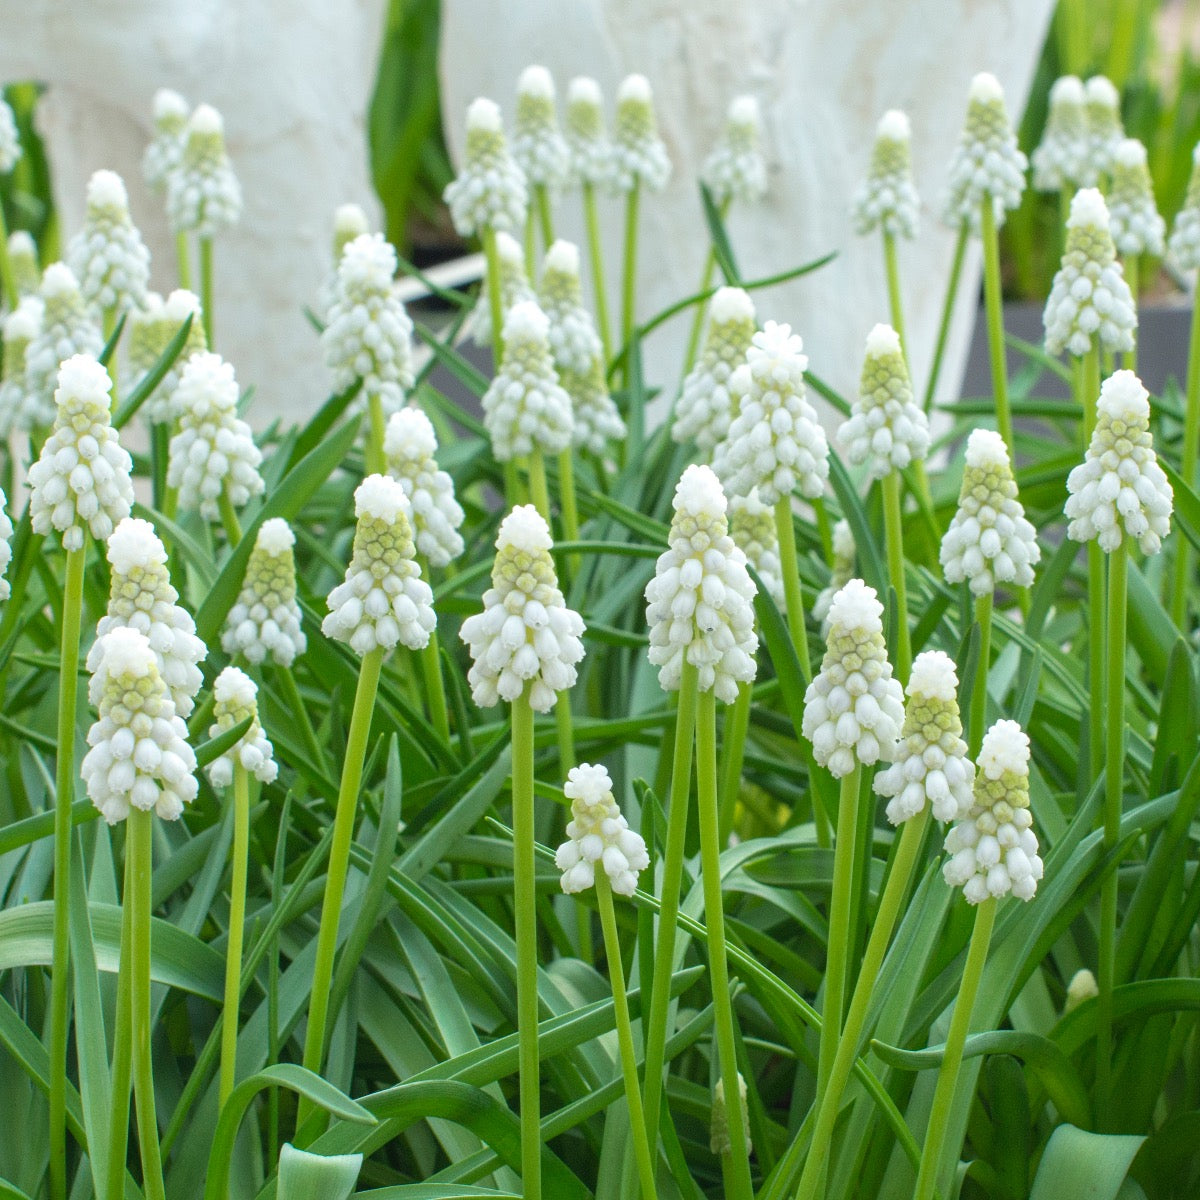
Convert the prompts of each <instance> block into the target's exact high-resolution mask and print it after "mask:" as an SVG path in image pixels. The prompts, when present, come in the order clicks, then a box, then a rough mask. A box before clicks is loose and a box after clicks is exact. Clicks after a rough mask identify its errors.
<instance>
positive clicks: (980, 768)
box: [942, 721, 1042, 904]
mask: <svg viewBox="0 0 1200 1200" xmlns="http://www.w3.org/2000/svg"><path fill="white" fill-rule="evenodd" d="M976 767H977V770H976V773H975V794H974V798H973V800H974V802H973V803H972V805H971V809H970V811H969V812H968V813H967V815H966V816H965V817H963V818H962V819H961V820H959V822H958V823H957V824H956V825H954V826H953V827H952V828H951V830H950V832H949V833H948V834H947V835H946V853H947V854H949V855H950V856H951V857H950V860H949V862H947V863H946V864H945V866H944V867H943V868H942V874H943V875H944V876H945V879H946V882H947V883H948V884H949V885H950V886H951V887H960V888H962V890H963V895H964V896H965V897H966V899H967V903H968V904H980V903H982V902H983V901H984V900H986V899H988V897H989V896H995V897H1000V896H1004V895H1007V894H1008V893H1009V892H1012V894H1013V895H1014V896H1016V897H1017V899H1018V900H1032V899H1033V897H1034V893H1035V892H1036V891H1037V885H1038V880H1039V879H1041V877H1042V860H1041V859H1040V858H1039V857H1038V841H1037V835H1036V834H1035V833H1034V832H1033V814H1032V813H1031V812H1030V811H1029V738H1028V736H1027V735H1026V733H1025V731H1024V730H1023V729H1022V728H1021V727H1020V725H1018V724H1017V723H1016V721H997V722H996V723H995V725H993V726H992V727H991V729H989V730H988V731H987V733H985V734H984V735H983V744H982V745H981V746H980V748H979V761H978V763H977V764H976Z"/></svg>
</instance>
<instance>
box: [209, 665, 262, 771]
mask: <svg viewBox="0 0 1200 1200" xmlns="http://www.w3.org/2000/svg"><path fill="white" fill-rule="evenodd" d="M247 717H249V718H250V727H249V728H248V729H247V730H246V732H245V733H243V734H242V736H241V737H240V738H238V740H237V741H236V742H234V743H233V745H232V746H230V747H229V749H228V750H226V751H225V752H224V753H222V754H219V755H218V756H217V757H216V758H214V759H213V761H212V762H211V763H210V764H209V767H208V777H209V779H211V780H212V785H213V787H228V786H229V785H230V784H231V783H232V782H233V771H234V767H235V766H236V765H237V764H239V763H240V764H241V766H242V769H243V770H244V771H246V772H247V773H248V774H250V775H253V776H254V778H255V779H257V780H259V782H260V783H271V782H272V781H273V780H274V779H275V777H276V776H277V775H278V774H279V765H278V764H277V763H276V762H275V754H274V751H273V749H272V747H271V743H270V742H269V741H268V740H267V735H266V734H265V733H264V732H263V727H262V725H261V723H260V722H259V719H258V685H257V684H256V683H255V682H254V680H253V679H251V678H250V676H249V675H247V674H246V672H245V671H242V670H239V669H238V668H237V667H226V668H225V670H223V671H222V672H221V673H220V675H218V676H217V679H216V682H215V683H214V684H213V723H212V724H211V725H210V726H209V728H208V736H209V737H210V738H215V737H218V736H219V735H220V734H222V733H224V732H225V731H226V730H227V729H232V728H233V727H234V726H235V725H240V724H241V723H242V722H243V721H244V720H245V719H246V718H247Z"/></svg>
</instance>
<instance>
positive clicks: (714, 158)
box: [700, 96, 767, 204]
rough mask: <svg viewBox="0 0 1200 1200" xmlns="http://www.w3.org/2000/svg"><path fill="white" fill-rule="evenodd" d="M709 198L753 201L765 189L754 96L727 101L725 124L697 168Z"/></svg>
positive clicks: (764, 164)
mask: <svg viewBox="0 0 1200 1200" xmlns="http://www.w3.org/2000/svg"><path fill="white" fill-rule="evenodd" d="M700 178H701V179H703V180H704V183H705V184H706V185H707V187H708V190H709V191H710V192H711V193H712V198H713V199H714V200H715V201H716V202H717V203H718V204H724V203H726V202H727V201H730V200H737V201H739V202H742V203H753V202H754V201H756V200H761V199H762V198H763V196H764V195H765V194H766V191H767V160H766V159H765V158H764V157H763V148H762V113H761V112H760V111H759V107H758V101H757V100H756V99H755V98H754V97H753V96H738V97H736V98H735V99H734V100H733V102H732V103H731V104H730V105H729V111H728V112H727V113H726V115H725V128H724V129H723V130H722V131H721V136H720V138H719V139H718V141H717V144H716V146H715V147H714V148H713V150H712V153H710V154H709V156H708V157H707V158H706V159H705V160H704V165H703V166H702V167H701V168H700Z"/></svg>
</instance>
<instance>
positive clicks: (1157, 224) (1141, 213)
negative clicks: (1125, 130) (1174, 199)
mask: <svg viewBox="0 0 1200 1200" xmlns="http://www.w3.org/2000/svg"><path fill="white" fill-rule="evenodd" d="M1108 223H1109V228H1110V229H1111V230H1112V237H1113V244H1114V245H1115V246H1116V248H1117V250H1118V251H1120V253H1122V254H1153V255H1154V256H1155V257H1156V258H1161V257H1162V253H1163V234H1164V233H1165V231H1166V222H1165V221H1164V220H1163V219H1162V214H1161V213H1159V211H1158V205H1157V204H1155V202H1154V184H1153V182H1152V181H1151V179H1150V168H1149V167H1148V166H1147V165H1146V147H1145V146H1143V145H1142V143H1141V142H1139V141H1138V140H1137V138H1126V139H1125V140H1124V141H1123V142H1121V143H1120V145H1118V146H1117V149H1116V152H1115V154H1114V155H1113V162H1112V181H1111V183H1110V184H1109V189H1108Z"/></svg>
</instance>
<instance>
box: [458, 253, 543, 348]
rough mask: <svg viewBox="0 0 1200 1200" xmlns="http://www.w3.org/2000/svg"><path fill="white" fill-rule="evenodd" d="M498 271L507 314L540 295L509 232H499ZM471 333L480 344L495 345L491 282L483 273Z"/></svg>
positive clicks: (471, 322)
mask: <svg viewBox="0 0 1200 1200" xmlns="http://www.w3.org/2000/svg"><path fill="white" fill-rule="evenodd" d="M496 266H497V268H498V269H497V272H496V274H497V275H498V276H499V278H500V312H501V313H502V314H505V315H506V314H507V313H508V311H509V310H510V309H511V308H512V307H513V305H514V304H520V303H521V301H522V300H536V299H537V294H536V293H535V292H534V290H533V285H532V284H531V283H530V282H529V276H528V275H527V274H526V273H525V251H524V249H523V248H522V246H521V243H520V242H518V241H517V239H516V238H515V237H513V236H512V234H510V233H503V232H502V233H498V234H496ZM470 329H471V336H472V337H473V338H474V339H475V341H476V342H478V343H479V345H481V346H490V345H492V342H493V339H492V298H491V281H490V280H489V279H488V278H487V273H486V268H485V272H484V280H483V287H481V288H480V289H479V296H478V298H477V299H476V301H475V307H474V308H473V309H472V310H471V318H470Z"/></svg>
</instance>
